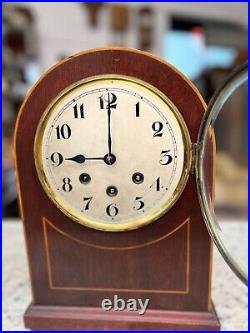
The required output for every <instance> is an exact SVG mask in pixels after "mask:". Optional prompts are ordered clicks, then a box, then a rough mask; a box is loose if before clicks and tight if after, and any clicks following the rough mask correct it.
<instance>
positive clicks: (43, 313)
mask: <svg viewBox="0 0 250 333" xmlns="http://www.w3.org/2000/svg"><path fill="white" fill-rule="evenodd" d="M24 323H25V327H26V328H29V329H31V330H98V329H99V330H142V329H143V330H208V331H211V330H214V331H218V330H220V323H219V320H218V318H217V315H216V313H215V311H214V310H213V311H212V312H190V311H166V310H148V311H147V312H146V314H144V315H139V314H138V313H137V312H129V311H120V312H117V311H103V310H102V309H101V308H91V307H73V306H71V307H69V306H47V305H43V306H41V305H32V304H31V305H30V306H29V307H28V309H27V310H26V312H25V314H24Z"/></svg>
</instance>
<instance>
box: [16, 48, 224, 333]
mask: <svg viewBox="0 0 250 333" xmlns="http://www.w3.org/2000/svg"><path fill="white" fill-rule="evenodd" d="M99 74H121V75H126V76H130V77H136V78H139V79H141V80H144V81H145V82H147V83H150V84H151V85H153V86H155V87H156V88H158V89H159V90H160V91H162V92H163V93H164V94H165V95H166V96H168V97H169V98H170V99H171V100H172V102H173V103H174V104H175V105H176V107H177V108H178V109H179V111H180V113H181V114H182V116H183V118H184V120H185V122H186V125H187V127H188V130H189V133H190V137H191V141H192V142H196V141H197V135H198V130H199V126H200V124H201V120H202V116H203V113H204V111H205V108H206V106H205V103H204V102H203V100H202V98H201V97H200V95H199V93H198V92H197V90H196V89H195V88H194V86H193V85H191V84H190V82H189V81H188V80H187V79H185V78H184V77H183V76H182V75H181V74H180V73H179V72H177V71H176V70H175V69H174V68H173V67H172V66H170V65H169V64H167V63H165V62H162V61H161V60H159V59H157V58H154V57H152V56H151V55H149V54H147V53H144V52H140V51H136V50H131V49H119V48H112V49H97V50H91V51H89V52H85V53H81V54H78V55H75V56H73V57H69V58H67V59H66V60H64V61H62V62H61V63H59V64H58V65H56V66H54V67H53V68H52V69H50V70H49V71H47V72H46V73H45V74H44V75H43V77H42V78H41V79H40V80H39V81H38V83H37V84H36V85H35V86H34V87H33V88H32V90H31V92H30V93H29V94H28V96H27V98H26V99H25V101H24V103H23V105H22V108H21V110H20V113H19V117H18V120H17V125H16V132H15V153H16V169H17V176H18V185H19V190H20V191H19V197H20V206H21V210H22V219H23V223H24V231H25V236H26V246H27V254H28V261H29V266H30V278H31V284H32V292H33V301H32V302H33V306H32V308H31V309H29V310H28V312H27V314H26V324H27V325H31V324H30V323H32V327H33V328H34V327H35V326H36V325H37V326H36V328H39V325H40V323H41V321H39V320H38V321H37V324H34V322H35V321H34V318H33V312H32V311H36V310H35V309H40V308H39V307H38V306H50V307H48V309H57V308H52V307H51V306H59V308H60V310H58V311H59V312H60V311H62V316H65V318H66V317H67V316H69V317H70V316H71V314H72V311H71V312H69V313H68V315H67V310H66V308H64V307H63V306H74V307H75V306H77V307H92V309H93V308H95V310H93V311H96V313H98V315H96V316H95V315H93V316H92V315H91V314H90V313H91V310H89V311H88V312H87V314H86V318H87V316H88V314H89V316H90V317H91V316H92V317H91V318H94V321H97V320H98V319H99V316H101V313H100V310H99V309H100V304H101V301H102V299H104V298H107V297H112V296H113V295H114V294H118V295H119V296H120V297H122V298H124V299H129V298H131V297H133V298H142V299H145V298H150V305H149V308H150V310H159V311H166V314H167V313H169V312H168V311H167V310H172V311H180V312H178V314H177V316H180V318H181V316H182V313H183V311H185V315H190V318H191V317H192V313H193V312H201V313H202V314H201V317H200V319H199V320H201V321H202V320H203V319H204V318H210V319H211V318H212V317H213V318H214V319H213V320H214V321H216V320H215V317H214V314H212V312H211V299H210V289H211V260H212V257H211V256H212V243H211V239H210V237H209V235H208V232H207V230H206V227H205V224H204V221H203V218H202V214H201V209H200V206H199V202H198V197H197V190H196V182H195V175H194V174H190V177H189V180H188V182H187V185H186V187H185V190H184V192H183V193H182V195H181V197H180V198H179V200H178V202H177V203H176V204H175V205H174V206H173V208H172V209H171V210H170V211H168V212H167V213H166V214H165V215H164V216H163V217H161V218H160V219H159V220H158V221H156V222H154V223H152V224H150V225H148V226H146V227H143V228H140V229H138V230H133V231H128V232H121V233H110V232H102V231H97V230H93V229H89V228H86V227H84V226H82V225H80V224H78V223H75V222H73V221H71V220H70V219H69V218H68V217H66V216H65V215H64V214H63V213H62V212H61V211H60V210H59V209H58V208H56V206H55V205H54V204H53V203H52V202H51V201H50V200H49V198H48V197H47V195H46V193H45V192H44V190H43V189H42V186H41V185H40V183H39V179H38V176H37V173H36V169H35V164H34V156H33V149H34V146H33V145H34V137H35V132H36V128H37V125H38V122H39V120H40V118H41V116H42V115H43V112H44V110H45V109H46V107H47V106H48V105H49V104H50V103H51V101H52V100H53V99H54V98H55V97H56V96H57V95H58V94H59V93H60V92H61V91H62V90H64V89H65V88H66V87H68V86H69V85H71V84H73V83H75V82H77V81H79V80H82V79H84V78H87V77H90V76H95V75H99ZM214 149H215V145H214V144H213V143H212V141H211V142H210V143H209V144H208V146H207V151H208V158H207V162H206V163H207V170H208V171H209V170H210V171H209V172H208V181H209V183H210V184H211V186H212V184H213V165H214V160H213V156H214V154H213V151H214ZM187 220H188V222H185V221H187ZM41 309H46V308H45V307H42V308H41ZM61 309H64V310H61ZM48 311H50V310H48ZM48 311H47V312H48ZM51 311H52V312H51V316H52V317H53V314H55V313H56V310H55V311H54V310H51ZM53 311H54V312H53ZM188 311H191V312H190V313H189V312H188ZM38 313H40V314H41V316H42V313H43V310H42V311H41V312H39V311H38ZM159 313H162V315H161V316H160V318H161V319H160V322H161V323H160V324H159V325H160V326H159V327H161V328H163V327H164V325H165V324H166V326H165V328H173V329H174V328H175V327H178V325H177V326H176V324H174V322H173V324H170V322H171V320H172V319H171V320H170V322H169V323H167V321H164V320H165V319H164V318H165V315H164V314H163V312H159ZM204 313H205V314H204ZM203 314H204V315H203ZM196 315H197V314H196ZM38 316H39V315H38ZM116 316H119V318H120V319H118V321H119V322H120V324H119V325H122V324H121V323H122V321H123V320H124V321H125V322H124V325H125V326H124V327H126V328H129V327H134V325H135V324H133V320H134V319H133V320H132V324H131V322H130V319H129V318H134V315H131V314H129V315H124V316H123V315H120V314H119V315H117V314H116V313H112V315H110V316H109V317H108V319H107V321H108V322H110V323H111V322H114V323H116V322H117V320H116V319H115V317H116ZM148 316H149V318H151V317H150V316H151V315H150V314H149V315H148ZM211 316H212V317H211ZM29 317H30V318H29ZM52 317H51V319H50V320H48V321H47V324H46V325H50V324H49V323H51V326H50V328H52V327H55V325H57V324H58V322H59V321H58V319H56V318H55V321H54V324H53V320H52ZM153 317H154V316H152V318H153ZM32 318H33V319H32ZM144 318H147V317H144ZM166 318H167V317H166ZM183 318H184V317H183ZM202 318H203V319H202ZM210 319H208V321H209V320H210ZM105 320H106V319H105ZM105 320H104V321H100V322H99V323H98V327H100V328H101V327H102V328H105V327H106V326H105V325H106V324H105ZM127 320H128V322H129V323H127V324H126V322H127ZM166 320H167V319H166ZM204 320H205V319H204ZM213 320H212V322H213ZM94 321H91V320H90V321H89V323H90V324H89V326H83V327H87V328H91V327H92V326H91V325H94V324H93V322H94ZM62 322H63V323H64V324H65V326H64V328H68V326H67V325H68V324H67V323H68V322H69V321H67V320H66V319H65V320H64V321H62ZM71 322H72V321H71ZM80 322H82V323H83V322H84V325H85V324H86V321H85V319H84V320H82V321H81V320H80V319H79V323H80ZM91 322H92V324H91ZM148 322H150V320H149V321H147V320H145V321H143V320H142V322H141V323H142V324H141V326H140V328H147V327H148V328H152V327H153V324H148ZM164 323H165V324H164ZM171 323H172V322H171ZM181 323H182V324H183V325H184V320H182V321H181ZM144 324H145V326H143V325H144ZM182 324H181V325H182ZM79 325H80V324H79ZM110 325H111V324H110ZM171 325H172V326H171ZM212 326H213V327H214V328H218V325H217V324H216V325H215V324H214V325H211V327H212ZM60 327H62V326H60ZM114 327H116V326H115V324H114ZM138 327H139V326H138ZM157 327H158V326H157ZM183 327H184V326H183ZM187 327H188V326H187ZM194 327H195V326H194ZM194 327H193V328H194ZM198 327H199V325H198V324H197V328H198ZM211 329H212V328H211Z"/></svg>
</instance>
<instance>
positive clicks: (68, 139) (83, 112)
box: [35, 76, 191, 231]
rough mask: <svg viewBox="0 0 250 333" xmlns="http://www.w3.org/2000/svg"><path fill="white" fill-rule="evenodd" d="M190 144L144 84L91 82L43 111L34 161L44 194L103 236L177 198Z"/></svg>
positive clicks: (145, 219)
mask: <svg viewBox="0 0 250 333" xmlns="http://www.w3.org/2000/svg"><path fill="white" fill-rule="evenodd" d="M190 147H191V144H190V139H189V135H188V131H187V129H186V126H185V123H184V121H183V119H182V117H181V115H180V114H179V112H178V110H177V109H176V107H175V106H174V105H173V104H172V103H171V101H170V100H168V98H167V97H165V96H163V95H162V94H161V93H160V92H159V91H158V90H156V89H155V88H153V87H152V86H149V85H148V84H146V83H144V82H142V81H139V80H135V79H132V78H127V77H123V76H119V77H118V76H112V77H111V76H105V77H104V76H99V77H95V78H92V79H89V80H87V81H86V80H85V81H82V82H78V83H77V84H76V85H74V86H72V87H69V89H67V90H66V91H64V92H63V93H62V94H61V95H60V96H58V98H56V100H55V101H54V102H53V103H52V104H51V105H50V107H49V108H48V109H47V110H46V111H45V113H44V116H43V118H42V119H41V121H40V123H39V126H38V130H37V133H36V140H35V162H36V167H37V171H38V175H39V178H40V181H41V183H42V184H43V186H44V189H45V191H46V192H47V194H48V195H49V197H50V198H51V199H52V200H53V202H54V203H55V204H56V205H57V206H58V207H59V208H60V209H61V210H62V211H63V212H64V213H65V214H67V215H68V216H70V217H71V218H72V219H73V220H75V221H77V222H79V223H81V224H84V225H86V226H89V227H92V228H96V229H100V230H108V231H123V230H129V229H135V228H139V227H141V226H142V225H145V224H147V223H149V222H152V221H154V220H156V219H157V218H158V217H160V216H161V215H162V214H163V213H164V212H166V211H167V210H168V209H170V208H171V207H172V205H173V204H174V203H175V201H176V200H177V199H178V197H179V196H180V194H181V192H182V190H183V188H184V186H185V184H186V181H187V177H188V173H189V168H190Z"/></svg>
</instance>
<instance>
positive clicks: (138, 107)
mask: <svg viewBox="0 0 250 333" xmlns="http://www.w3.org/2000/svg"><path fill="white" fill-rule="evenodd" d="M135 116H136V117H140V102H137V103H136V104H135Z"/></svg>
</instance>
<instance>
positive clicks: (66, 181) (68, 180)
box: [62, 177, 72, 192]
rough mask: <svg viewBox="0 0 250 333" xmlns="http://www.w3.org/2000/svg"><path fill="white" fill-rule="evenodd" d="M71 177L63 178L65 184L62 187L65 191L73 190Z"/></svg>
mask: <svg viewBox="0 0 250 333" xmlns="http://www.w3.org/2000/svg"><path fill="white" fill-rule="evenodd" d="M70 181H71V180H70V179H69V178H68V177H65V178H63V185H62V189H63V190H64V191H65V192H70V191H71V190H72V185H71V184H70Z"/></svg>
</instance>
